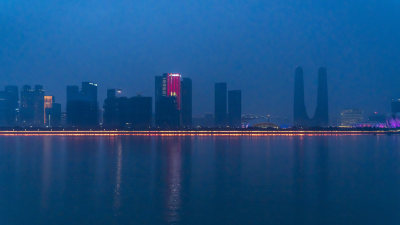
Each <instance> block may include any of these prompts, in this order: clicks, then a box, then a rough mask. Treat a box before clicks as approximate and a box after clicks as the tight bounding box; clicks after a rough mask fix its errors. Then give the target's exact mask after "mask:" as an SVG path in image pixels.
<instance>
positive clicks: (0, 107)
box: [0, 86, 19, 127]
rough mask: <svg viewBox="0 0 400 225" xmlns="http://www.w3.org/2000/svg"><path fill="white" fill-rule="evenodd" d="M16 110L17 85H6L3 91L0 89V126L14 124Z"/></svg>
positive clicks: (16, 120)
mask: <svg viewBox="0 0 400 225" xmlns="http://www.w3.org/2000/svg"><path fill="white" fill-rule="evenodd" d="M18 110H19V109H18V87H17V86H6V87H5V89H4V91H0V126H2V127H12V126H16V125H17V122H18Z"/></svg>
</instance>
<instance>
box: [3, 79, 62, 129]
mask: <svg viewBox="0 0 400 225" xmlns="http://www.w3.org/2000/svg"><path fill="white" fill-rule="evenodd" d="M60 124H61V105H60V104H58V103H56V102H55V98H54V96H51V95H45V91H44V89H43V86H41V85H35V86H34V87H33V88H32V87H31V86H29V85H25V86H23V87H22V90H21V93H19V91H18V87H17V86H6V87H5V88H4V90H3V91H0V126H2V127H16V126H23V127H27V126H32V127H33V126H34V127H42V126H52V125H54V126H58V125H60Z"/></svg>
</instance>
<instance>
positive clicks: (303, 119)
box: [293, 67, 329, 127]
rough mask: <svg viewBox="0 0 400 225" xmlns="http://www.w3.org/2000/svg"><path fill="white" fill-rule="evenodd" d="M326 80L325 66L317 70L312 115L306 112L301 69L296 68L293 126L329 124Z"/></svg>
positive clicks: (323, 125) (321, 125)
mask: <svg viewBox="0 0 400 225" xmlns="http://www.w3.org/2000/svg"><path fill="white" fill-rule="evenodd" d="M328 111H329V109H328V82H327V73H326V68H323V67H321V68H320V69H319V70H318V93H317V108H316V110H315V113H314V117H312V118H311V117H309V116H308V114H307V110H306V106H305V102H304V77H303V69H302V68H301V67H297V68H296V72H295V84H294V105H293V122H294V126H295V127H327V126H329V112H328Z"/></svg>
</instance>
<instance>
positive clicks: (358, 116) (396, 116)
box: [338, 99, 400, 128]
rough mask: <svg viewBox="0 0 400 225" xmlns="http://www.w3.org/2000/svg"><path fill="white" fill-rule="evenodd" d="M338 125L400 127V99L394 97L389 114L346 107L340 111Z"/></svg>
mask: <svg viewBox="0 0 400 225" xmlns="http://www.w3.org/2000/svg"><path fill="white" fill-rule="evenodd" d="M338 125H339V126H340V127H359V128H400V99H392V101H391V112H390V113H389V114H382V113H378V112H374V113H372V114H370V115H368V114H367V115H366V113H365V112H364V111H363V110H361V109H344V110H342V111H341V112H340V118H339V121H338Z"/></svg>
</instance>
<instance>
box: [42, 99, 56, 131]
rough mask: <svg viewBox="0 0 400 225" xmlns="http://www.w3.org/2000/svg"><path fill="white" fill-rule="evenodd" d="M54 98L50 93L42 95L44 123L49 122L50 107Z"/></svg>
mask: <svg viewBox="0 0 400 225" xmlns="http://www.w3.org/2000/svg"><path fill="white" fill-rule="evenodd" d="M53 103H54V98H53V96H51V95H48V96H44V124H46V125H48V124H49V122H50V119H51V118H50V117H51V114H50V113H49V111H50V109H51V108H53Z"/></svg>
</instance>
